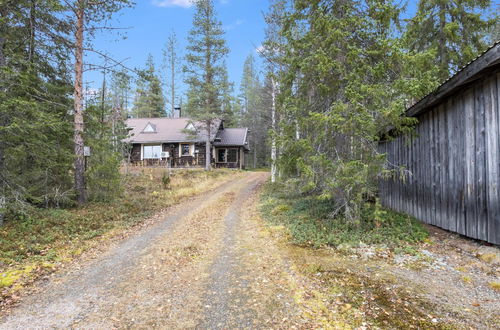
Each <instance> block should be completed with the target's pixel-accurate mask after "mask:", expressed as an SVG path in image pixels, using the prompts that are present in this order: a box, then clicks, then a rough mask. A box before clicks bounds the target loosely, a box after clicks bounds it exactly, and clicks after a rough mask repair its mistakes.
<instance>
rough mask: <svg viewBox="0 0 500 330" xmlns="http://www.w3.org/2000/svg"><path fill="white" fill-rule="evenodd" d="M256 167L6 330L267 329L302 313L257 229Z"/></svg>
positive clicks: (70, 276)
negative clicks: (255, 219) (133, 329)
mask: <svg viewBox="0 0 500 330" xmlns="http://www.w3.org/2000/svg"><path fill="white" fill-rule="evenodd" d="M266 179H267V174H266V173H249V174H247V175H245V176H244V177H243V178H241V179H237V180H235V181H233V182H231V183H230V184H227V185H225V186H223V187H221V188H218V189H217V190H215V191H212V192H211V193H209V194H204V195H202V196H199V197H197V198H195V199H193V200H191V201H189V202H186V203H183V204H182V205H178V206H176V207H175V208H173V209H171V210H170V211H169V212H168V214H167V215H166V216H165V217H164V219H162V220H161V221H159V222H158V223H157V224H155V225H154V226H152V227H150V228H147V229H143V230H141V231H140V232H137V233H136V234H135V235H134V236H133V237H130V238H128V239H126V240H124V241H122V242H120V243H118V244H116V245H115V246H113V247H112V248H110V249H109V251H107V252H105V253H104V254H103V255H101V256H100V257H99V258H97V259H95V260H93V261H91V262H87V263H84V264H80V265H75V267H73V269H71V270H70V271H66V272H64V273H61V274H58V275H56V276H54V277H53V279H51V280H50V281H48V282H47V283H45V284H44V285H43V286H42V288H41V290H40V293H37V294H34V295H32V296H30V297H27V298H26V299H24V300H23V302H22V304H21V305H20V306H18V307H17V308H15V309H13V310H11V311H10V312H9V313H8V314H7V315H6V316H4V317H3V318H2V319H1V320H0V329H47V328H83V329H85V328H92V329H98V328H99V329H114V328H165V329H167V328H168V329H172V328H212V329H215V328H249V327H253V328H255V327H257V328H264V327H265V328H269V327H274V328H276V327H287V324H288V325H290V324H291V323H290V322H295V321H292V320H293V319H294V318H296V316H297V315H298V313H299V312H298V309H297V308H296V307H295V305H294V303H293V299H292V298H291V297H292V296H293V293H292V292H290V290H289V285H288V284H286V281H287V277H288V274H287V272H288V270H287V269H288V268H287V265H286V263H285V261H283V260H282V259H281V258H279V257H278V254H277V253H273V251H274V250H273V249H276V247H274V246H273V245H272V243H271V241H270V240H268V239H266V238H265V237H263V236H262V235H259V230H260V229H259V225H258V224H257V222H255V221H254V217H255V215H256V213H255V212H256V211H255V205H256V202H257V199H256V195H257V193H256V190H257V189H258V187H259V186H260V185H261V184H262V183H263V182H264V181H265V180H266Z"/></svg>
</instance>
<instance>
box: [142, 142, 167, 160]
mask: <svg viewBox="0 0 500 330" xmlns="http://www.w3.org/2000/svg"><path fill="white" fill-rule="evenodd" d="M161 152H162V148H161V144H160V145H151V146H143V147H142V159H160V158H161Z"/></svg>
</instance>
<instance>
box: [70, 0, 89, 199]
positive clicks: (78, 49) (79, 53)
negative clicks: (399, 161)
mask: <svg viewBox="0 0 500 330" xmlns="http://www.w3.org/2000/svg"><path fill="white" fill-rule="evenodd" d="M76 18H77V22H76V33H75V85H74V88H75V91H74V98H75V100H74V107H75V114H74V136H73V140H74V144H75V161H74V170H75V191H76V194H77V202H78V204H80V205H82V204H85V202H86V201H87V195H86V192H85V157H84V155H83V146H84V142H83V132H84V122H83V30H84V28H85V27H84V21H85V8H84V0H79V1H78V8H77V9H76Z"/></svg>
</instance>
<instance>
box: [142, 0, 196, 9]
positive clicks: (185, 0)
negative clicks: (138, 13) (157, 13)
mask: <svg viewBox="0 0 500 330" xmlns="http://www.w3.org/2000/svg"><path fill="white" fill-rule="evenodd" d="M151 3H152V4H153V6H156V7H183V8H189V7H191V6H192V5H193V1H192V0H153V1H152V2H151Z"/></svg>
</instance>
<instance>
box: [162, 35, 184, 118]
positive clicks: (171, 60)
mask: <svg viewBox="0 0 500 330" xmlns="http://www.w3.org/2000/svg"><path fill="white" fill-rule="evenodd" d="M163 57H164V60H165V67H166V69H167V74H166V85H167V95H169V94H170V98H169V100H168V103H170V115H173V114H174V111H175V107H176V105H179V100H177V90H178V86H177V80H178V74H179V71H180V70H179V68H180V64H181V63H180V55H179V43H178V41H177V35H176V34H175V31H172V32H171V33H170V35H169V36H168V38H167V44H166V46H165V49H164V50H163Z"/></svg>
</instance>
